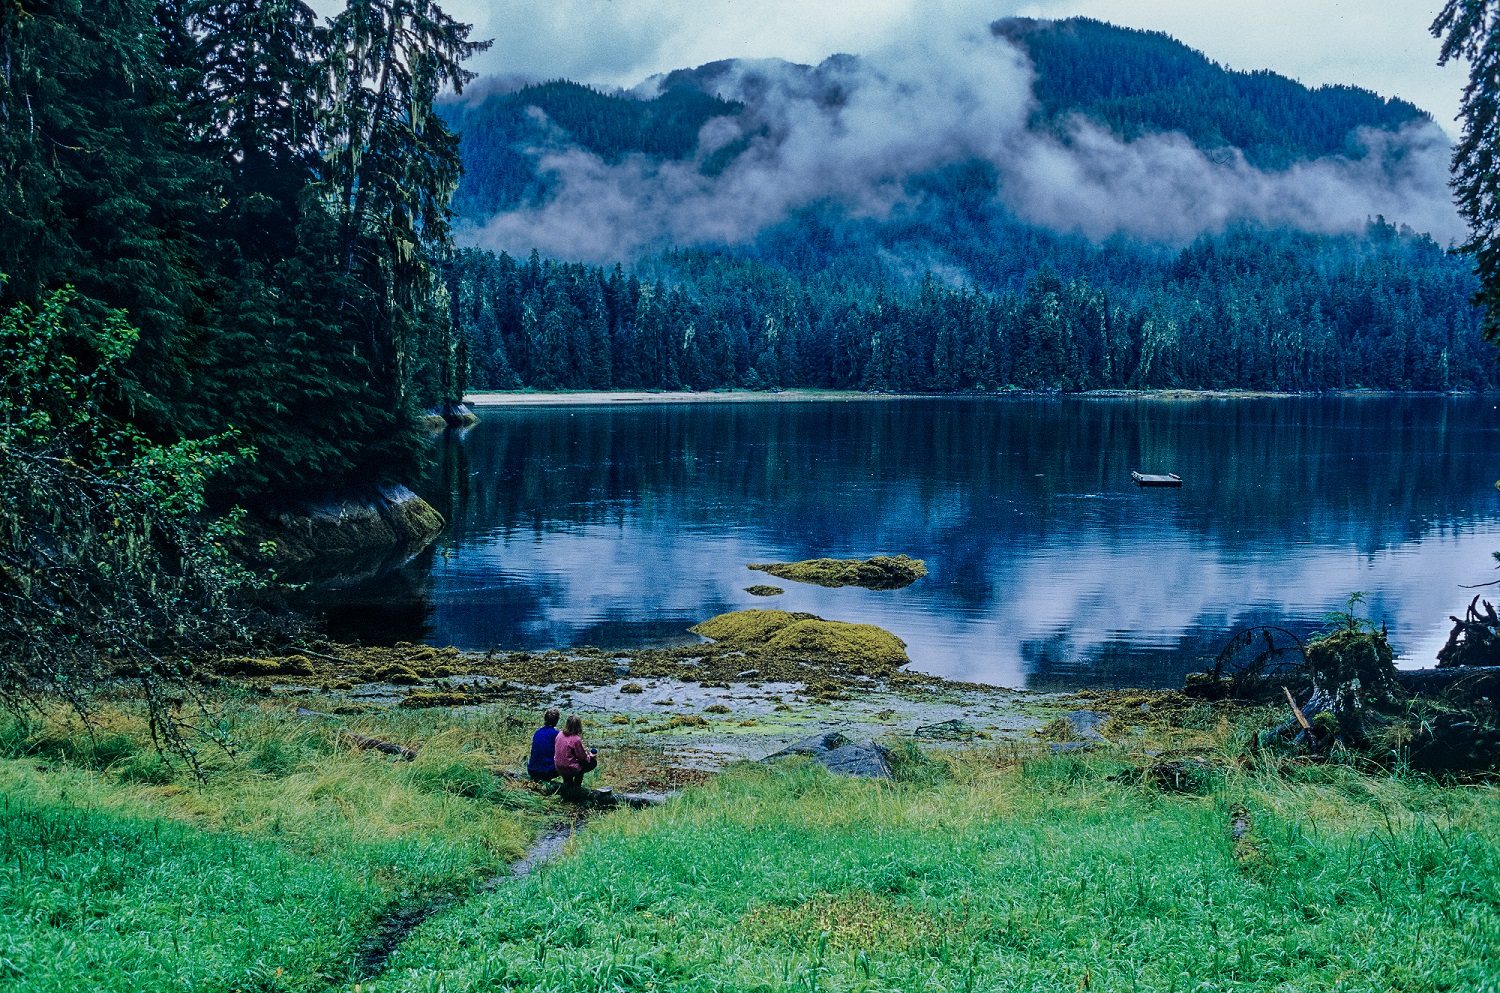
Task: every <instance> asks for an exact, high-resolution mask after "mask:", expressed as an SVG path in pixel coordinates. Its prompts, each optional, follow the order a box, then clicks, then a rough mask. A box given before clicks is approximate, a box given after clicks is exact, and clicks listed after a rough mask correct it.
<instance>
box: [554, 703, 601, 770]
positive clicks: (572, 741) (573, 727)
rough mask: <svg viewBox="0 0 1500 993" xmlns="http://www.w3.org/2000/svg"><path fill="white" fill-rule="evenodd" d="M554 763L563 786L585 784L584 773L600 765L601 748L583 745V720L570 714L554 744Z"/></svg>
mask: <svg viewBox="0 0 1500 993" xmlns="http://www.w3.org/2000/svg"><path fill="white" fill-rule="evenodd" d="M552 763H553V765H554V766H555V767H556V769H557V774H558V775H560V776H562V781H563V786H565V787H566V786H571V787H574V788H577V787H580V786H582V785H583V774H584V773H586V772H593V771H594V770H595V769H597V768H598V767H599V749H597V748H584V747H583V720H582V718H580V717H579V716H578V715H577V714H569V715H568V721H567V723H566V724H564V725H563V729H562V731H561V732H560V733H559V734H558V736H557V741H556V742H555V743H554V744H553V752H552Z"/></svg>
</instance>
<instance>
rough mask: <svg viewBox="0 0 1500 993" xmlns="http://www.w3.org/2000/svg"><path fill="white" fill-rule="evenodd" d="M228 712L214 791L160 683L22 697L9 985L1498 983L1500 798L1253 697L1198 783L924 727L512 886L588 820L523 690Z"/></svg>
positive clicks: (1185, 729)
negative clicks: (1325, 752) (518, 783)
mask: <svg viewBox="0 0 1500 993" xmlns="http://www.w3.org/2000/svg"><path fill="white" fill-rule="evenodd" d="M221 716H222V717H223V718H224V720H225V721H226V726H227V727H228V728H229V729H230V730H231V731H232V732H233V735H234V738H235V740H236V741H238V742H239V743H240V744H241V746H242V747H241V749H240V751H239V753H238V754H237V755H235V756H226V755H222V754H213V753H210V752H205V753H204V758H205V761H206V763H207V765H208V778H207V780H206V781H205V782H203V783H201V784H200V783H197V782H195V781H194V780H193V779H192V778H191V777H190V776H187V775H185V774H184V773H183V771H182V770H180V769H179V770H177V771H175V772H174V771H172V770H168V769H164V768H163V767H161V766H160V764H159V760H158V759H157V758H156V756H155V754H154V752H152V751H151V750H150V749H149V746H147V745H146V744H145V742H144V740H143V739H142V738H141V737H140V731H141V727H140V724H139V722H138V718H137V717H136V716H133V715H132V712H131V711H130V710H129V708H128V707H124V708H117V709H115V710H111V711H108V712H105V713H103V715H102V717H101V722H100V725H99V726H98V728H97V729H96V734H95V736H94V738H93V739H92V740H91V739H90V738H89V737H88V736H87V735H85V734H82V733H81V732H80V729H79V728H78V727H77V726H75V725H73V724H70V723H69V722H67V721H66V720H63V719H62V718H61V717H59V716H57V715H53V716H52V717H51V718H50V719H49V720H48V721H43V722H32V723H30V724H27V725H20V724H15V723H10V724H3V723H0V749H3V755H5V756H9V757H8V758H3V759H0V989H4V990H6V991H7V993H9V991H11V990H15V991H17V993H23V991H24V993H37V991H64V990H67V991H73V990H81V989H90V990H93V989H98V990H130V991H136V990H142V991H156V990H161V991H165V990H203V991H223V993H230V991H233V990H242V991H250V990H288V991H291V990H298V991H301V990H308V991H311V990H345V991H353V990H356V989H357V990H359V991H360V993H372V991H374V993H398V991H399V993H417V991H433V993H436V991H445V993H459V991H480V990H547V991H569V993H576V991H584V990H588V991H593V990H600V991H606V990H638V991H652V993H656V991H661V993H668V991H710V990H714V991H718V990H726V991H736V990H745V991H751V990H753V991H766V993H769V991H781V990H804V989H805V990H812V989H821V990H868V991H878V990H879V991H883V990H953V991H960V990H963V991H977V990H1039V991H1040V990H1059V991H1063V990H1066V991H1076V990H1139V991H1167V990H1184V991H1187V990H1195V991H1196V990H1236V991H1252V990H1266V991H1272V990H1275V991H1308V990H1349V991H1353V990H1370V991H1375V990H1380V991H1386V990H1403V991H1407V990H1410V991H1421V990H1454V991H1458V990H1463V991H1481V990H1496V989H1500V985H1497V977H1500V790H1496V789H1495V788H1494V787H1491V786H1462V785H1442V784H1439V783H1436V782H1434V781H1432V780H1428V779H1422V778H1418V777H1409V776H1403V775H1383V776H1371V775H1366V774H1363V773H1360V772H1357V771H1355V770H1353V769H1351V768H1347V767H1343V766H1339V765H1329V766H1318V765H1303V764H1298V763H1296V762H1285V763H1269V764H1268V763H1262V764H1261V765H1260V766H1259V767H1255V766H1252V765H1247V764H1245V763H1242V762H1241V763H1235V762H1227V761H1224V760H1226V759H1229V758H1231V757H1232V756H1235V755H1238V754H1240V753H1241V751H1242V746H1243V744H1244V742H1245V740H1246V738H1247V735H1248V734H1249V731H1250V725H1251V724H1253V722H1254V721H1255V720H1256V719H1257V718H1256V716H1255V715H1253V714H1252V715H1245V716H1243V718H1241V719H1239V720H1238V722H1236V721H1235V720H1231V719H1228V718H1224V717H1222V716H1219V717H1215V716H1214V715H1213V714H1212V713H1211V712H1210V711H1208V710H1204V712H1203V714H1199V715H1197V716H1196V717H1194V715H1193V714H1187V715H1185V718H1184V720H1183V721H1180V722H1179V723H1178V725H1176V726H1174V727H1172V728H1163V729H1159V731H1158V732H1153V733H1159V734H1160V735H1161V736H1162V737H1163V739H1171V740H1172V741H1174V742H1175V743H1176V744H1177V745H1186V744H1187V743H1192V748H1193V749H1194V750H1196V751H1198V752H1199V753H1201V754H1205V755H1207V756H1209V757H1210V758H1214V759H1216V760H1217V762H1216V764H1215V766H1214V769H1213V771H1211V772H1208V773H1205V774H1204V775H1202V776H1198V777H1193V778H1192V781H1191V782H1189V783H1188V784H1187V785H1188V786H1190V787H1191V789H1192V792H1177V791H1172V790H1167V789H1164V788H1162V787H1160V786H1158V785H1153V784H1152V783H1151V782H1149V781H1147V780H1146V779H1144V778H1143V777H1142V776H1141V774H1140V771H1139V768H1138V764H1137V760H1135V759H1132V758H1131V757H1129V756H1128V755H1126V754H1125V753H1123V752H1119V753H1113V752H1108V751H1105V752H1099V753H1093V754H1087V755H1076V756H1075V755H1060V756H1052V755H1049V754H1047V753H1046V752H1045V751H1044V746H1026V745H1019V746H1017V745H1014V744H1009V745H996V746H991V745H982V746H979V747H975V748H970V749H966V750H964V751H961V752H956V753H940V752H928V753H923V752H920V751H918V750H916V749H915V748H914V747H907V748H905V749H903V750H900V751H898V754H897V762H896V770H897V773H898V777H897V780H896V781H893V782H886V781H868V780H854V779H843V778H837V777H834V776H831V775H829V774H828V773H826V772H825V771H823V770H822V769H821V768H820V767H817V766H812V765H801V764H798V763H797V762H796V761H793V762H791V763H784V764H781V765H777V766H772V767H766V766H758V765H740V766H735V767H731V768H730V769H729V770H728V771H726V772H725V773H723V774H721V775H720V776H718V777H716V778H715V779H713V780H711V781H710V782H708V783H706V784H704V785H702V786H699V787H695V788H692V789H689V790H688V791H686V792H685V793H683V794H682V795H681V796H679V797H677V798H676V799H675V800H673V801H671V802H669V803H668V804H666V805H664V806H662V807H659V808H655V809H652V810H648V811H642V812H631V811H620V812H617V813H611V814H605V815H600V816H598V817H596V818H595V819H594V820H593V821H592V823H590V824H589V825H588V826H587V827H586V828H585V829H584V830H583V831H582V832H580V833H579V834H578V835H577V836H576V837H575V838H574V839H573V841H572V842H571V843H570V844H569V846H568V848H567V849H566V851H565V852H564V854H563V856H562V857H561V858H560V859H559V860H558V861H556V862H555V863H553V864H551V865H548V866H546V867H544V868H543V869H541V870H540V871H538V872H536V873H535V874H533V875H531V876H528V877H525V878H522V879H518V880H515V881H513V882H506V883H502V884H501V885H498V886H496V887H494V888H492V889H482V888H481V887H480V883H481V882H483V881H484V880H487V879H490V878H492V877H494V876H496V875H497V874H503V873H504V872H505V869H504V866H505V864H506V863H507V862H509V861H510V860H512V859H514V858H515V857H516V856H517V855H519V853H520V852H522V851H523V850H524V849H525V847H526V846H527V844H529V842H530V840H531V839H532V837H534V835H535V834H536V832H537V831H538V830H539V829H540V828H542V827H543V826H545V825H546V824H547V823H550V822H551V821H552V820H553V819H555V818H556V817H558V816H559V815H560V814H561V813H562V812H563V807H562V805H561V804H560V803H559V802H558V801H555V800H545V801H544V800H542V799H541V798H539V797H537V796H536V795H535V794H533V793H530V792H528V791H525V790H519V789H516V788H514V787H513V786H509V785H507V784H506V783H505V781H504V780H502V779H498V778H496V777H495V776H494V775H493V774H492V770H493V769H494V768H495V767H496V766H497V765H504V764H507V763H513V762H514V760H515V758H516V756H517V755H518V753H519V750H520V748H521V747H522V746H523V745H524V739H525V734H526V731H527V728H526V725H525V723H524V722H523V721H521V720H519V719H518V718H520V717H521V716H522V715H515V716H513V715H509V714H506V713H504V712H491V713H485V714H482V715H476V716H470V717H454V716H453V715H452V714H451V713H449V712H447V711H442V710H436V711H418V712H412V711H402V710H390V711H381V712H372V713H370V714H366V715H360V716H357V717H353V718H350V719H349V723H351V724H352V725H353V726H355V727H356V728H357V729H358V730H360V731H361V732H362V733H368V734H375V735H377V736H383V737H387V738H389V739H392V740H398V741H402V742H406V743H410V744H414V745H420V746H421V755H420V756H419V758H418V759H417V761H415V762H412V763H405V762H400V761H397V760H392V759H390V758H388V757H385V756H381V755H379V754H378V753H370V752H360V751H357V750H354V749H351V748H349V747H347V745H346V744H344V743H341V742H340V740H339V739H338V737H337V735H336V734H334V733H333V731H332V730H331V729H330V728H329V727H325V726H324V725H322V724H319V723H317V722H308V721H301V720H297V719H295V718H292V717H290V716H289V715H288V713H287V711H286V709H285V706H284V705H281V707H280V708H278V707H275V706H272V705H269V704H261V703H257V702H255V701H253V700H249V699H240V700H234V701H229V702H228V703H226V705H225V707H224V709H223V711H222V715H221ZM601 733H603V731H602V730H601ZM1137 744H1139V742H1137ZM1157 744H1159V743H1155V742H1154V743H1153V745H1157ZM1132 747H1134V746H1132ZM1236 823H1238V824H1239V825H1240V827H1241V828H1242V829H1243V830H1241V832H1240V833H1241V837H1239V838H1236V837H1235V836H1234V832H1233V827H1234V825H1236ZM445 901H446V902H445ZM434 902H440V903H443V905H444V906H445V907H446V908H447V909H445V910H443V911H441V912H439V913H437V914H435V915H434V916H432V917H430V918H429V919H428V920H427V921H426V922H425V923H424V924H423V925H422V926H421V927H420V928H419V929H418V930H417V931H416V932H414V933H413V934H412V935H411V936H410V937H409V938H407V939H406V941H405V942H404V943H403V944H401V945H400V946H399V947H398V948H397V949H396V951H395V952H394V954H393V955H392V957H391V958H390V959H389V961H388V962H387V963H386V964H385V967H384V969H383V971H381V972H380V973H379V974H378V975H375V976H366V975H365V974H364V972H363V971H362V968H361V965H360V960H361V953H362V950H363V949H364V948H365V947H366V946H367V944H368V943H369V942H370V941H371V936H372V935H373V934H376V933H377V932H378V931H379V930H380V921H381V920H382V919H383V917H384V916H385V915H387V914H388V913H389V912H390V911H392V910H393V909H395V908H406V909H410V908H413V907H416V908H420V907H423V906H429V905H432V904H433V903H434Z"/></svg>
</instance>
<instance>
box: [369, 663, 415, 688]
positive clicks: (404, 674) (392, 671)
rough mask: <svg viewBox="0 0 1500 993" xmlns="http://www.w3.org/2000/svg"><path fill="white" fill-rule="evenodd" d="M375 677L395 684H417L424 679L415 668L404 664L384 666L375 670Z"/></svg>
mask: <svg viewBox="0 0 1500 993" xmlns="http://www.w3.org/2000/svg"><path fill="white" fill-rule="evenodd" d="M375 678H376V679H377V680H379V681H380V682H382V683H390V684H392V685H394V686H415V685H416V684H417V683H420V682H421V681H422V677H421V676H419V675H417V673H416V671H415V670H414V669H412V668H410V667H409V666H404V665H388V666H382V667H381V668H379V669H377V670H375Z"/></svg>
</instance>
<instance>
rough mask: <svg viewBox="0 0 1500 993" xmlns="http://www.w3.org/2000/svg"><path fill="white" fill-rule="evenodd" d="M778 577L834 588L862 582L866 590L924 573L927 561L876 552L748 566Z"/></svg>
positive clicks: (905, 582) (900, 584)
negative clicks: (861, 556)
mask: <svg viewBox="0 0 1500 993" xmlns="http://www.w3.org/2000/svg"><path fill="white" fill-rule="evenodd" d="M748 568H750V569H754V570H755V571H756V572H764V573H769V574H770V575H772V576H775V577H776V578H777V579H790V580H791V581H792V582H794V583H811V584H813V585H814V586H827V587H831V588H837V587H840V586H862V587H864V588H865V589H867V590H899V589H904V588H905V587H907V586H910V585H911V584H912V583H915V582H916V581H917V580H919V579H921V578H922V577H923V576H925V575H927V564H926V563H925V562H923V561H922V560H921V559H914V558H911V557H910V556H907V555H877V556H875V557H874V558H869V559H807V560H806V561H803V562H764V563H760V564H752V565H750V566H748Z"/></svg>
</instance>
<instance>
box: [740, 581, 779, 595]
mask: <svg viewBox="0 0 1500 993" xmlns="http://www.w3.org/2000/svg"><path fill="white" fill-rule="evenodd" d="M745 592H746V593H748V594H750V595H751V596H781V594H783V593H785V592H786V590H784V589H782V588H781V587H780V586H766V585H764V584H762V583H757V584H756V585H754V586H747V587H745Z"/></svg>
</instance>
